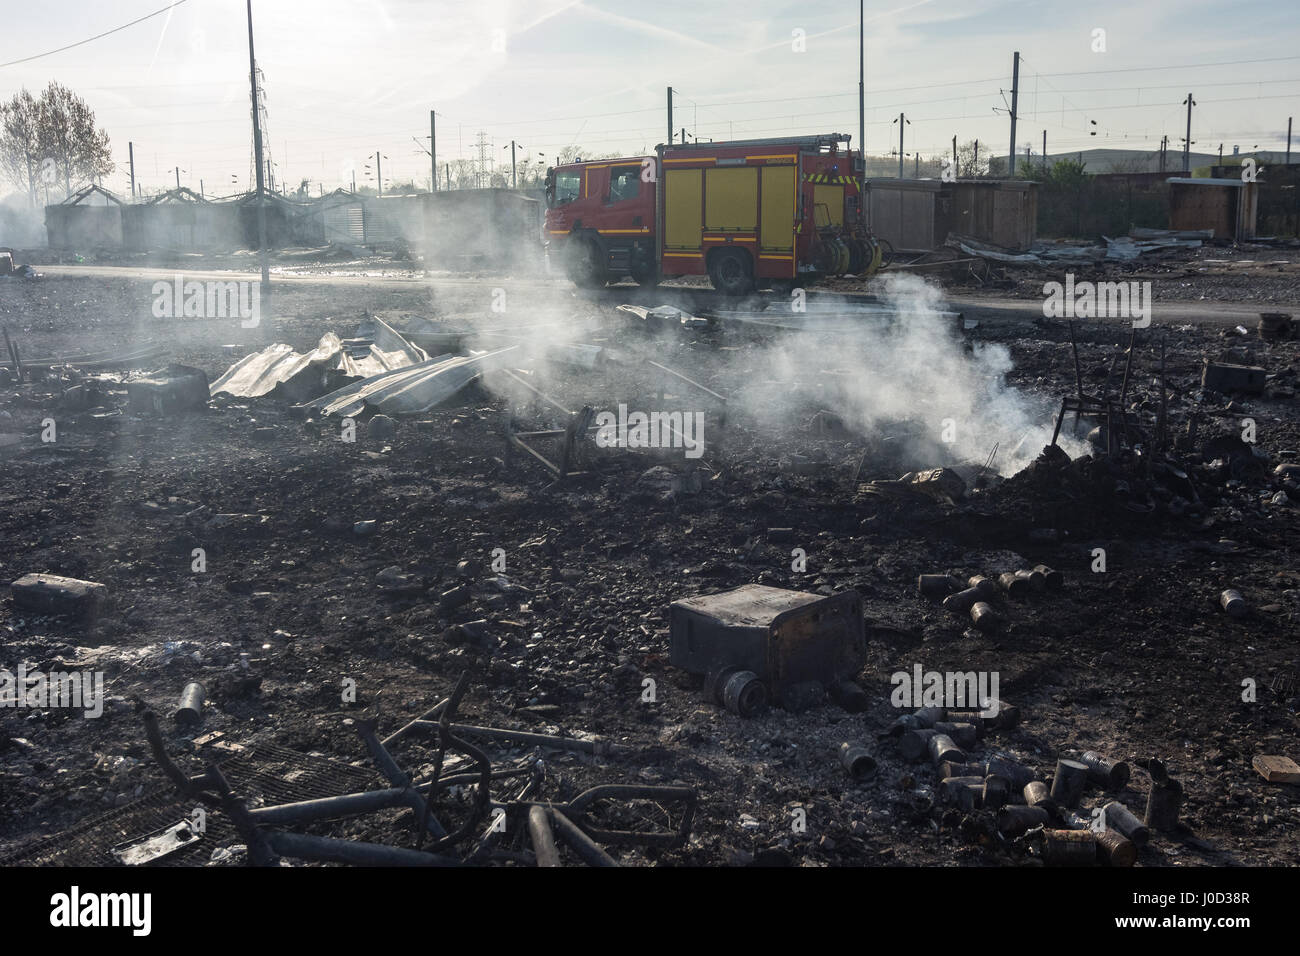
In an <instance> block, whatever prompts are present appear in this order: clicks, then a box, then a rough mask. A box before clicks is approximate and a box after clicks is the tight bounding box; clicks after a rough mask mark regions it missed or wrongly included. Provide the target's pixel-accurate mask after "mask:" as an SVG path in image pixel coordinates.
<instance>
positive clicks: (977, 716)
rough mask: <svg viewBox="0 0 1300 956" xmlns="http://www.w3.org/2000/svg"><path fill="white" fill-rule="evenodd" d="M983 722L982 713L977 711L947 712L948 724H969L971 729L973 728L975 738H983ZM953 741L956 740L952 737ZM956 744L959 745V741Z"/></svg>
mask: <svg viewBox="0 0 1300 956" xmlns="http://www.w3.org/2000/svg"><path fill="white" fill-rule="evenodd" d="M984 720H985V718H984V713H983V711H979V710H949V711H948V722H949V723H951V724H970V725H971V726H972V727H974V728H975V736H976V737H983V736H984ZM953 739H954V740H956V739H957V738H955V737H954V738H953ZM957 743H959V744H960V743H961V741H960V740H957ZM962 746H965V744H962Z"/></svg>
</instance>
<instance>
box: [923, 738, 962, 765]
mask: <svg viewBox="0 0 1300 956" xmlns="http://www.w3.org/2000/svg"><path fill="white" fill-rule="evenodd" d="M926 750H928V751H929V753H930V762H931V763H932V764H934V765H935V766H936V767H937V766H939V764H941V763H943V762H944V761H945V760H949V761H957V760H960V761H965V759H966V754H965V752H963V751H962V749H961V748H960V747H958V746H957V745H956V744H955V743H953V741H952V738H951V737H949V736H948V735H947V734H941V733H938V732H937V731H936V732H933V733H932V734H931V736H930V739H929V740H927V741H926Z"/></svg>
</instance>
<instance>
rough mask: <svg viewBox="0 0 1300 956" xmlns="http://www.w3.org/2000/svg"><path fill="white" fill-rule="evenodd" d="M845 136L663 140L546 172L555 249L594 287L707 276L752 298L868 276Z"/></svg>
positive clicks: (550, 244)
mask: <svg viewBox="0 0 1300 956" xmlns="http://www.w3.org/2000/svg"><path fill="white" fill-rule="evenodd" d="M848 142H849V137H847V136H844V135H841V134H839V133H831V134H827V135H822V136H803V137H789V138H783V139H757V140H735V141H731V142H725V143H692V144H682V145H669V146H663V145H661V146H659V147H658V148H657V149H656V154H655V155H654V156H645V157H640V156H637V157H629V158H627V159H602V160H596V161H593V162H585V163H584V162H576V163H569V164H567V165H564V166H559V167H556V168H553V169H550V170H547V174H546V207H547V209H546V225H545V233H546V235H545V239H546V247H547V254H548V257H549V259H550V261H551V263H553V264H557V265H561V266H562V267H563V269H564V271H565V272H566V273H567V275H568V276H569V278H571V279H572V280H573V281H574V282H575V283H576V284H577V285H579V286H583V287H588V288H599V287H601V286H604V285H605V284H606V283H607V282H610V281H617V280H618V279H621V278H623V277H624V276H631V277H632V278H633V279H634V280H635V281H636V282H638V283H640V284H642V285H654V284H655V283H657V282H658V281H659V280H660V279H668V278H675V277H677V276H690V275H707V276H708V277H709V280H710V281H711V282H712V283H713V287H714V288H715V289H717V290H718V291H719V292H722V293H724V294H727V295H745V294H747V293H749V292H751V291H753V290H754V289H756V288H772V287H793V286H794V285H795V284H797V283H801V282H808V281H811V280H814V279H816V278H817V277H819V276H826V275H845V274H848V273H852V274H855V275H868V274H870V273H871V272H874V271H875V270H876V269H878V268H879V267H880V261H881V247H880V245H879V243H877V242H876V240H875V239H874V238H872V236H871V234H870V232H868V230H867V228H866V221H865V217H864V215H863V203H862V194H861V190H860V184H861V165H860V159H859V156H858V154H857V153H854V152H851V151H850V150H849V148H848ZM841 144H843V147H842V148H841Z"/></svg>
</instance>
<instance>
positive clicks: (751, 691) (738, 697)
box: [722, 671, 767, 717]
mask: <svg viewBox="0 0 1300 956" xmlns="http://www.w3.org/2000/svg"><path fill="white" fill-rule="evenodd" d="M722 702H723V704H725V705H726V707H727V710H729V711H731V712H732V713H733V714H736V715H737V716H739V717H753V716H754V715H755V714H757V713H758V712H759V711H761V710H762V709H763V708H764V707H766V706H767V687H766V686H765V685H764V684H763V682H762V681H761V680H759V679H758V675H757V674H755V673H754V672H753V671H736V672H735V673H734V674H732V675H731V676H730V677H728V678H727V681H726V683H725V684H723V686H722Z"/></svg>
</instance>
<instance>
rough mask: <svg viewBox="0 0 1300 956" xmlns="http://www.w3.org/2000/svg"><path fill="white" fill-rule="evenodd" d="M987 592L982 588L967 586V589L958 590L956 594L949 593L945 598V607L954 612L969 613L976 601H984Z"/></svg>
mask: <svg viewBox="0 0 1300 956" xmlns="http://www.w3.org/2000/svg"><path fill="white" fill-rule="evenodd" d="M986 597H988V595H987V594H985V593H984V591H983V590H982V589H980V588H967V589H966V590H965V591H958V592H957V593H956V594H949V595H948V596H947V597H946V598H944V599H943V607H944V610H946V611H952V612H953V613H954V614H967V613H969V612H970V609H971V608H972V607H974V606H975V602H976V601H982V600H984V599H985V598H986Z"/></svg>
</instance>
